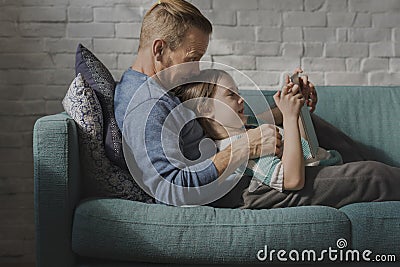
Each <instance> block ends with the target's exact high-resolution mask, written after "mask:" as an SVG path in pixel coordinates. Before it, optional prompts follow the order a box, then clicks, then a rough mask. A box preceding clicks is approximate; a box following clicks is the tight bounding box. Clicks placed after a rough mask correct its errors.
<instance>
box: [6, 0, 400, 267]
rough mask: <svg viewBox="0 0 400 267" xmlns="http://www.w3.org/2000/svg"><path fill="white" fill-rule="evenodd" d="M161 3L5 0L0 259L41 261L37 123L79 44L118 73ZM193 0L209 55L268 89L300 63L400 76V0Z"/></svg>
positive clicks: (367, 81) (338, 75)
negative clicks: (205, 23)
mask: <svg viewBox="0 0 400 267" xmlns="http://www.w3.org/2000/svg"><path fill="white" fill-rule="evenodd" d="M153 2H155V0H154V1H148V0H139V1H133V0H87V1H84V0H65V1H63V0H1V1H0V96H1V97H0V170H1V171H0V218H1V220H0V265H1V264H2V263H18V264H21V263H27V265H29V264H30V263H32V262H34V234H33V193H32V192H33V179H32V173H33V167H32V148H31V147H32V141H31V140H32V127H33V123H34V121H35V120H36V119H37V118H38V117H40V116H43V115H45V114H52V113H57V112H60V111H61V110H62V107H61V104H60V100H61V99H62V98H63V96H64V94H65V92H66V90H67V87H68V85H69V83H70V82H71V80H72V79H73V77H74V71H73V68H74V53H75V49H76V46H77V44H78V43H79V42H82V43H83V44H84V45H86V46H87V47H88V48H90V49H91V50H92V51H93V52H94V53H95V54H96V55H97V56H98V57H99V58H100V59H102V60H103V61H104V63H105V64H106V66H108V67H109V68H110V70H112V73H113V75H114V78H115V79H119V77H120V75H121V73H122V72H123V71H124V70H125V69H126V68H128V67H129V65H130V64H131V63H132V61H133V59H134V54H135V52H136V49H137V45H138V36H139V30H140V22H141V19H142V16H143V14H144V12H145V10H146V9H147V8H148V7H149V6H150V5H151V4H152V3H153ZM192 2H193V3H195V5H196V6H198V7H199V8H200V9H201V10H202V11H203V12H204V14H205V15H206V16H207V17H208V18H209V19H210V20H211V21H212V23H213V25H214V33H213V37H212V41H211V44H210V47H209V49H208V52H207V55H206V56H205V59H206V60H213V61H217V62H222V63H225V64H229V65H231V66H233V67H236V68H238V69H240V70H243V71H244V72H245V73H246V74H248V75H249V76H250V77H251V78H252V79H254V81H255V82H256V83H257V84H258V85H260V86H261V87H262V88H276V87H277V85H278V83H279V81H280V79H281V73H282V72H283V71H289V70H292V69H294V67H296V66H298V65H301V66H302V67H303V68H304V69H305V70H306V71H307V72H308V74H309V75H310V78H311V80H312V81H314V83H315V84H317V85H399V84H400V14H399V13H400V1H399V0H245V1H244V0H243V1H240V0H195V1H192ZM18 266H20V265H18Z"/></svg>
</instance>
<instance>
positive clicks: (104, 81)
mask: <svg viewBox="0 0 400 267" xmlns="http://www.w3.org/2000/svg"><path fill="white" fill-rule="evenodd" d="M75 72H76V75H78V73H81V74H82V75H83V77H84V78H85V80H86V81H87V82H88V83H89V85H90V87H91V88H93V90H94V91H95V92H96V96H97V98H98V99H99V101H100V105H101V108H102V110H103V122H104V147H105V151H106V155H107V157H108V158H109V159H110V160H111V162H113V163H114V164H116V165H118V166H119V167H121V168H123V169H126V170H128V167H127V166H126V162H125V159H124V154H123V151H122V134H121V131H120V129H119V128H118V125H117V121H116V119H115V115H114V91H115V81H114V78H113V77H112V75H111V73H110V71H109V70H108V69H107V68H106V66H104V64H103V63H102V62H101V61H100V60H99V59H98V58H97V57H96V56H95V55H93V53H92V52H90V51H89V49H87V48H86V47H84V46H83V45H82V44H79V45H78V48H77V51H76V58H75Z"/></svg>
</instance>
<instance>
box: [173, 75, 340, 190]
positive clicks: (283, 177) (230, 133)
mask: <svg viewBox="0 0 400 267" xmlns="http://www.w3.org/2000/svg"><path fill="white" fill-rule="evenodd" d="M201 77H202V78H204V80H207V81H210V82H204V83H193V84H189V85H186V86H184V87H181V88H180V89H179V90H177V91H176V93H175V94H176V96H178V97H179V98H180V100H181V101H182V103H183V104H184V105H186V106H187V107H189V108H190V109H192V110H193V111H195V113H196V115H197V116H198V117H200V118H198V120H199V121H200V123H201V125H202V127H203V128H204V130H205V131H206V133H207V134H208V135H209V136H210V137H211V138H212V139H213V140H214V141H215V142H216V145H217V147H218V149H220V150H222V149H224V148H225V147H227V146H228V145H230V143H231V142H232V141H234V140H237V139H238V138H241V137H242V135H243V134H244V133H245V132H246V126H247V125H246V123H247V121H248V120H249V117H247V116H245V115H244V100H243V98H242V97H241V96H240V95H239V92H238V88H237V86H236V84H235V82H234V81H233V79H232V77H231V76H230V75H229V74H228V73H226V72H225V71H223V70H216V69H209V70H204V71H202V73H201ZM211 99H213V100H212V101H211ZM274 99H275V102H276V104H277V106H278V108H279V109H280V110H281V112H282V115H283V118H284V120H283V127H284V128H285V129H286V130H287V131H286V134H285V135H284V133H283V129H281V128H280V129H279V130H280V133H281V135H282V136H284V144H285V149H284V150H283V153H282V155H281V156H282V158H281V159H280V158H279V157H277V156H274V155H271V156H265V157H262V158H258V159H252V160H249V162H248V164H247V168H246V170H245V174H247V175H249V176H251V177H253V178H255V179H253V180H252V183H251V185H250V187H249V191H250V192H252V191H254V190H255V189H257V188H258V187H259V186H260V185H261V183H264V184H266V185H268V186H270V187H272V188H274V189H276V190H278V191H280V192H282V191H283V190H300V189H301V188H302V187H303V185H304V166H305V165H306V166H316V165H333V164H337V163H341V157H340V154H339V153H337V152H335V151H329V152H328V151H326V150H324V149H322V148H319V150H318V155H317V157H316V158H312V156H311V151H310V149H309V146H308V144H307V141H306V140H305V139H304V135H305V134H304V132H303V131H300V129H302V127H301V121H300V120H299V114H300V109H301V107H302V106H303V105H304V98H303V96H302V94H301V93H300V92H299V86H298V85H294V84H292V83H290V84H288V85H287V86H285V87H284V88H283V90H282V92H278V93H277V94H276V95H275V96H274ZM252 120H253V121H256V119H254V118H253V119H252ZM300 135H301V136H302V137H301V136H300Z"/></svg>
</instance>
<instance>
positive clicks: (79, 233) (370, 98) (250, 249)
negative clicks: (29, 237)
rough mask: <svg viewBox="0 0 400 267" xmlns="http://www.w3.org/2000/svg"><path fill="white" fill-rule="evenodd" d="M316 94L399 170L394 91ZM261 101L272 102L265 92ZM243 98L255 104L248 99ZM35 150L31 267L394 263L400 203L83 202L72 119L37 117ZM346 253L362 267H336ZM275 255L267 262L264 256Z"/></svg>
mask: <svg viewBox="0 0 400 267" xmlns="http://www.w3.org/2000/svg"><path fill="white" fill-rule="evenodd" d="M317 91H318V96H319V102H318V108H317V111H316V114H318V115H319V116H320V117H322V118H323V119H325V120H327V121H328V122H330V123H332V124H333V125H335V126H336V127H338V128H339V129H341V130H342V131H343V132H345V133H346V134H347V135H349V136H350V137H352V138H353V139H354V140H356V141H358V142H360V143H361V144H363V145H365V146H366V147H367V149H368V150H369V151H370V152H371V153H372V154H373V155H374V156H375V157H376V159H377V160H380V161H382V162H385V163H388V164H391V165H394V166H400V142H399V141H398V140H397V138H399V137H400V118H399V117H398V114H400V87H378V86H376V87H366V86H365V87H345V86H336V87H335V86H320V87H318V88H317ZM263 94H264V95H265V97H266V99H268V101H271V95H272V93H271V92H269V91H264V92H263ZM242 95H243V96H244V97H245V99H246V100H248V101H252V102H253V103H256V102H257V101H259V96H258V95H257V94H256V93H255V92H254V91H245V92H243V93H242ZM33 146H34V181H35V183H34V185H35V223H36V253H37V266H153V265H154V266H159V265H160V266H165V264H171V265H172V264H180V265H186V264H198V265H204V266H209V265H218V264H228V265H229V266H232V265H244V266H252V265H254V264H265V265H269V266H273V265H276V264H278V265H279V264H285V263H286V264H287V263H294V262H293V261H290V259H288V261H287V262H284V261H280V260H279V259H278V258H277V253H278V250H285V251H286V254H284V255H282V254H281V256H283V257H281V258H283V259H284V258H285V257H284V256H286V258H288V255H289V252H290V251H298V252H299V253H300V254H299V255H300V256H299V259H301V256H302V255H301V253H304V251H306V253H305V254H304V258H303V259H305V261H300V262H297V263H300V264H301V263H307V264H308V263H318V264H321V263H327V264H328V263H332V262H335V263H341V264H343V266H345V265H357V264H362V265H364V264H365V263H368V262H365V261H363V260H362V258H361V256H362V255H361V253H362V252H363V251H364V250H371V251H372V254H371V255H368V256H369V258H371V259H372V260H375V258H374V256H376V255H381V256H382V255H383V256H384V257H381V258H379V259H382V258H383V259H384V260H386V261H391V260H393V259H394V258H393V257H395V258H396V261H397V264H398V261H399V260H400V201H391V202H380V203H356V204H351V205H348V206H345V207H343V208H341V209H334V208H331V207H324V206H308V207H294V208H281V209H271V210H240V209H221V208H212V207H207V206H202V207H186V208H183V207H170V206H164V205H159V204H144V203H140V202H135V201H128V200H122V199H111V198H97V199H83V198H82V195H81V192H82V190H81V179H82V177H81V175H80V166H81V164H83V163H82V162H80V160H79V152H78V151H79V149H78V137H77V128H76V125H75V123H74V121H73V120H72V119H71V118H70V117H69V116H68V115H66V114H65V113H60V114H56V115H50V116H46V117H43V118H40V119H39V120H38V121H37V122H36V124H35V127H34V143H33ZM399 179H400V177H399ZM399 194H400V188H399ZM329 248H331V249H336V250H337V257H338V258H337V259H336V261H332V260H330V259H329V257H328V255H327V253H325V254H323V251H324V250H328V249H329ZM346 249H350V250H353V251H354V250H358V251H359V253H360V254H359V255H360V261H359V262H357V261H355V260H352V259H356V258H351V255H350V254H351V253H349V254H348V255H349V256H348V258H347V261H346V258H345V257H344V256H342V260H340V253H343V254H342V255H345V252H346ZM272 250H275V254H272V258H269V257H267V258H265V251H268V253H267V254H268V255H270V253H271V251H272ZM307 251H308V252H307ZM309 251H315V253H316V254H315V255H316V256H317V259H318V258H319V259H321V257H320V256H321V253H322V255H325V256H324V258H323V261H317V262H315V261H314V260H313V254H310V253H311V252H309ZM307 253H308V254H310V255H307ZM257 254H258V257H257ZM291 255H292V257H293V258H294V259H295V258H296V254H295V252H292V254H291ZM375 263H376V261H374V262H372V261H371V262H369V264H370V265H373V264H375ZM386 265H393V266H396V263H388V264H385V266H386ZM379 266H381V265H379Z"/></svg>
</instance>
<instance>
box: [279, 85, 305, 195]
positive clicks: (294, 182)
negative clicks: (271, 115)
mask: <svg viewBox="0 0 400 267" xmlns="http://www.w3.org/2000/svg"><path fill="white" fill-rule="evenodd" d="M274 100H275V102H276V104H277V106H278V107H279V109H280V110H281V112H282V115H283V128H284V130H285V140H284V146H285V147H284V149H283V155H282V164H283V188H284V189H285V190H300V189H302V188H303V187H304V180H305V178H304V177H305V170H304V157H303V151H302V148H301V141H300V129H299V123H298V121H299V114H300V109H301V107H302V106H303V104H304V98H303V96H302V94H301V93H299V87H298V85H294V84H293V83H289V84H288V85H286V86H284V87H283V89H282V91H278V92H277V93H276V94H275V95H274Z"/></svg>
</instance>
